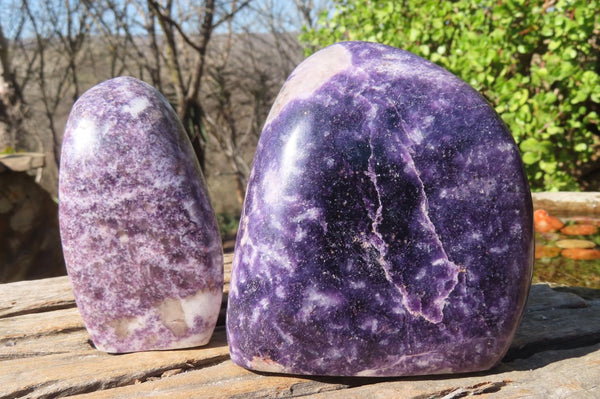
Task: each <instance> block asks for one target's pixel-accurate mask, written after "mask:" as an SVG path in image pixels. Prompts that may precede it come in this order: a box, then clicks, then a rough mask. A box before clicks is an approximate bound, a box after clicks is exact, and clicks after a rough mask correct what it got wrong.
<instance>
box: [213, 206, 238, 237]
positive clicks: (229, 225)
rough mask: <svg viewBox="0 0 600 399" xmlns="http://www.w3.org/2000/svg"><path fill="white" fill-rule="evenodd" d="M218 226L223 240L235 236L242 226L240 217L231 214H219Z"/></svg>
mask: <svg viewBox="0 0 600 399" xmlns="http://www.w3.org/2000/svg"><path fill="white" fill-rule="evenodd" d="M216 216H217V224H218V225H219V232H220V233H221V237H222V238H227V237H231V236H232V235H235V233H236V232H237V230H238V227H239V224H240V216H239V215H235V214H232V213H229V212H221V213H217V215H216Z"/></svg>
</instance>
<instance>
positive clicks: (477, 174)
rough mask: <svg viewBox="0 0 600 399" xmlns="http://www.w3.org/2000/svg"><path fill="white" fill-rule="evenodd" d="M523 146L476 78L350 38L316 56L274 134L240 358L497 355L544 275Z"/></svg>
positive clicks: (325, 371)
mask: <svg viewBox="0 0 600 399" xmlns="http://www.w3.org/2000/svg"><path fill="white" fill-rule="evenodd" d="M532 264H533V222H532V203H531V196H530V192H529V188H528V184H527V180H526V177H525V174H524V170H523V166H522V163H521V160H520V157H519V152H518V150H517V148H516V145H515V143H514V141H513V139H512V137H511V135H510V133H509V131H508V130H507V128H506V127H505V125H504V124H503V123H502V121H501V120H500V119H499V117H498V116H497V114H496V113H495V112H494V110H493V109H492V108H491V107H490V106H489V105H488V104H487V103H486V101H485V100H484V99H483V98H482V97H481V96H480V95H479V94H478V93H477V92H476V91H475V90H473V89H472V88H470V87H469V86H468V85H467V84H466V83H464V82H463V81H461V80H460V79H458V78H457V77H455V76H454V75H452V74H450V73H449V72H447V71H445V70H443V69H442V68H440V67H438V66H436V65H434V64H432V63H430V62H428V61H426V60H424V59H422V58H420V57H417V56H415V55H413V54H411V53H409V52H406V51H402V50H399V49H396V48H392V47H387V46H384V45H380V44H374V43H364V42H345V43H340V44H336V45H333V46H330V47H327V48H326V49H324V50H321V51H319V52H317V53H316V54H314V55H313V56H311V57H310V58H308V59H307V60H305V61H304V62H303V63H301V64H300V65H299V66H298V67H297V68H296V69H295V71H294V72H293V73H292V75H291V76H290V78H289V79H288V80H287V82H286V83H285V85H284V86H283V88H282V90H281V92H280V93H279V96H278V98H277V99H276V101H275V104H274V106H273V108H272V110H271V113H270V115H269V117H268V119H267V122H266V124H265V127H264V130H263V133H262V136H261V137H260V141H259V144H258V148H257V152H256V156H255V160H254V165H253V169H252V174H251V177H250V181H249V184H248V191H247V196H246V200H245V203H244V207H243V214H242V219H241V223H240V230H239V233H238V239H237V243H236V248H235V256H234V260H233V274H232V278H231V286H230V293H229V303H228V309H227V334H228V339H229V346H230V351H231V358H232V360H233V361H234V362H235V363H237V364H238V365H241V366H243V367H246V368H249V369H254V370H261V371H271V372H281V373H293V374H313V375H340V376H341V375H343V376H401V375H418V374H433V373H459V372H471V371H477V370H484V369H488V368H490V367H492V366H493V365H494V364H495V363H497V362H498V361H499V360H500V359H501V357H502V356H503V354H504V353H505V352H506V351H507V349H508V347H509V344H510V342H511V339H512V337H513V335H514V333H515V330H516V328H517V325H518V323H519V320H520V318H521V315H522V312H523V307H524V304H525V301H526V298H527V293H528V289H529V285H530V282H531V274H532Z"/></svg>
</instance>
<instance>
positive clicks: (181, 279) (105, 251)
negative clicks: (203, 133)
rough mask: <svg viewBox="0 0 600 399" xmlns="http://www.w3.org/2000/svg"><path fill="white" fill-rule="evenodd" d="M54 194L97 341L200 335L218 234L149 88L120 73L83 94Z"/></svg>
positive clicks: (186, 145)
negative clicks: (58, 199)
mask: <svg viewBox="0 0 600 399" xmlns="http://www.w3.org/2000/svg"><path fill="white" fill-rule="evenodd" d="M59 198H60V206H59V217H60V229H61V239H62V243H63V251H64V254H65V261H66V263H67V269H68V272H69V276H70V277H71V281H72V284H73V291H74V293H75V299H76V301H77V306H78V308H79V311H80V313H81V315H82V317H83V321H84V322H85V325H86V327H87V329H88V331H89V333H90V335H91V337H92V340H93V341H94V343H95V345H96V347H97V348H98V349H101V350H103V351H106V352H133V351H141V350H151V349H173V348H183V347H190V346H198V345H204V344H206V343H208V341H209V339H210V337H211V335H212V332H213V330H214V327H215V324H216V321H217V317H218V314H219V309H220V306H221V298H222V288H223V254H222V248H221V239H220V236H219V232H218V229H217V224H216V220H215V215H214V212H213V209H212V206H211V204H210V201H209V198H208V192H207V190H206V187H205V184H204V178H203V177H202V173H201V171H200V167H199V165H198V162H197V160H196V156H195V154H194V153H193V150H192V147H191V144H190V142H189V140H188V138H187V136H186V134H185V132H184V130H183V128H182V126H181V124H180V122H179V120H178V118H177V115H176V114H175V112H174V111H173V109H172V108H171V107H170V105H169V104H168V102H167V101H166V100H165V99H164V97H163V96H162V95H161V94H160V93H158V91H156V90H155V89H154V88H152V87H151V86H149V85H148V84H146V83H143V82H141V81H139V80H136V79H134V78H129V77H121V78H116V79H111V80H108V81H106V82H104V83H101V84H99V85H97V86H95V87H93V88H91V89H90V90H88V91H87V92H86V93H85V94H84V95H83V96H81V98H80V99H79V100H78V101H77V103H76V104H75V105H74V106H73V109H72V111H71V114H70V116H69V120H68V122H67V126H66V130H65V135H64V140H63V150H62V157H61V167H60V183H59Z"/></svg>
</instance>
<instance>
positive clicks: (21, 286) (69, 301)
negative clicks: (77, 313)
mask: <svg viewBox="0 0 600 399" xmlns="http://www.w3.org/2000/svg"><path fill="white" fill-rule="evenodd" d="M74 306H75V299H74V298H73V291H72V290H71V283H70V282H69V278H68V277H67V276H64V277H54V278H47V279H42V280H31V281H19V282H17V283H9V284H1V285H0V319H2V318H7V317H12V316H18V315H22V314H27V313H41V312H46V311H49V310H56V309H65V308H71V307H74Z"/></svg>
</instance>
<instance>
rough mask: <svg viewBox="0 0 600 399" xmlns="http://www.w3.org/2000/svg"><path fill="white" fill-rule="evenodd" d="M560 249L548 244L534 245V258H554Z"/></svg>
mask: <svg viewBox="0 0 600 399" xmlns="http://www.w3.org/2000/svg"><path fill="white" fill-rule="evenodd" d="M560 251H561V249H560V248H558V247H551V246H548V245H536V246H535V258H536V259H541V258H554V257H556V256H558V255H559V254H560Z"/></svg>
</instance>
